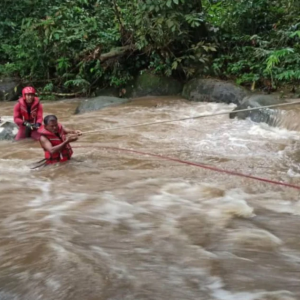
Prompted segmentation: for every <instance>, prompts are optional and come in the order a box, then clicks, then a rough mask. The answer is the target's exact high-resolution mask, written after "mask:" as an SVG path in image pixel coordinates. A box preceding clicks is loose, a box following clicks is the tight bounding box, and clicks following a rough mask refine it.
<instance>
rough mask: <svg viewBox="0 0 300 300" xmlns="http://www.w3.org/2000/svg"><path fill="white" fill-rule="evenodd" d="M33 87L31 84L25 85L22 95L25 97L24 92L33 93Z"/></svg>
mask: <svg viewBox="0 0 300 300" xmlns="http://www.w3.org/2000/svg"><path fill="white" fill-rule="evenodd" d="M35 93H36V92H35V89H34V88H33V87H31V86H26V87H24V89H23V90H22V95H23V98H25V94H35Z"/></svg>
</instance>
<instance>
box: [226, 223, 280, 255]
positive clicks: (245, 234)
mask: <svg viewBox="0 0 300 300" xmlns="http://www.w3.org/2000/svg"><path fill="white" fill-rule="evenodd" d="M227 239H228V242H229V243H230V244H231V245H232V248H234V249H236V248H240V247H247V249H261V248H263V249H270V250H276V249H278V248H279V247H280V246H282V245H283V242H282V240H281V239H279V238H278V237H276V236H275V235H273V234H272V233H270V232H269V231H267V230H263V229H254V228H252V229H248V228H245V229H235V230H230V231H228V234H227Z"/></svg>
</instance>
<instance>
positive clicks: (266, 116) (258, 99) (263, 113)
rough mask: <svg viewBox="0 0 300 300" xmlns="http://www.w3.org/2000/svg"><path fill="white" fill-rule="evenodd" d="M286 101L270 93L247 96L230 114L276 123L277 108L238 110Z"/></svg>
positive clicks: (241, 117)
mask: <svg viewBox="0 0 300 300" xmlns="http://www.w3.org/2000/svg"><path fill="white" fill-rule="evenodd" d="M281 103H286V101H285V100H284V99H280V98H279V97H273V96H269V95H251V96H247V97H245V98H244V99H243V101H242V102H241V104H239V105H238V106H237V107H236V108H235V109H234V110H233V112H232V113H230V114H229V117H230V118H231V119H233V118H238V119H246V118H250V119H251V120H252V121H254V122H257V123H267V124H269V125H275V123H276V118H277V113H278V110H277V109H271V108H265V109H261V110H254V111H246V112H238V113H236V112H235V111H236V110H240V109H247V108H251V107H261V106H268V105H273V104H281Z"/></svg>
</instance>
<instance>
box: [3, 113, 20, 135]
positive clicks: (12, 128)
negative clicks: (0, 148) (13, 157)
mask: <svg viewBox="0 0 300 300" xmlns="http://www.w3.org/2000/svg"><path fill="white" fill-rule="evenodd" d="M9 119H11V118H9ZM1 120H2V121H1V122H0V140H13V139H14V138H15V136H16V134H17V132H18V126H17V125H16V124H15V123H14V122H13V121H12V119H11V120H7V118H5V117H2V119H1Z"/></svg>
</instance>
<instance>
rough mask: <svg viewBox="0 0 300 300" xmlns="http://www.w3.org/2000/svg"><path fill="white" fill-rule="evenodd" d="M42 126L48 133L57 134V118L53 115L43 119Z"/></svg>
mask: <svg viewBox="0 0 300 300" xmlns="http://www.w3.org/2000/svg"><path fill="white" fill-rule="evenodd" d="M44 126H45V128H46V129H47V130H48V131H50V132H52V133H57V132H58V122H57V117H56V116H55V115H48V116H46V117H45V118H44Z"/></svg>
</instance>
